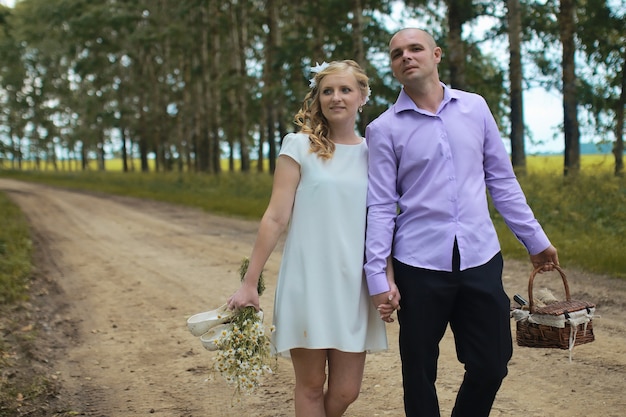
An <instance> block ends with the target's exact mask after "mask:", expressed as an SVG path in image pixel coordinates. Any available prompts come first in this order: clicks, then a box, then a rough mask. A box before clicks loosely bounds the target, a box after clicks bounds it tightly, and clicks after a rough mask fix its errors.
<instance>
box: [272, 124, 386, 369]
mask: <svg viewBox="0 0 626 417" xmlns="http://www.w3.org/2000/svg"><path fill="white" fill-rule="evenodd" d="M280 155H287V156H289V157H290V158H292V159H293V160H295V161H296V162H297V163H298V164H299V165H300V183H299V184H298V187H297V190H296V196H295V201H294V206H293V211H292V215H291V222H290V225H289V231H288V234H287V239H286V241H285V248H284V251H283V256H282V262H281V266H280V272H279V275H278V283H277V286H276V297H275V302H274V326H275V331H274V333H272V344H273V353H274V354H275V355H278V356H284V357H289V356H290V352H289V350H290V349H293V348H307V349H337V350H341V351H344V352H364V351H367V352H376V351H381V350H385V349H387V335H386V329H385V323H384V322H383V321H382V320H381V319H380V315H379V314H378V312H377V311H376V308H375V307H374V305H373V304H372V302H371V299H370V296H369V293H368V291H367V283H366V281H365V278H364V275H363V259H364V245H365V221H366V218H365V215H366V201H365V200H366V195H367V144H366V142H365V140H363V141H362V142H361V143H360V144H358V145H342V144H337V145H336V147H335V152H334V154H333V157H332V158H331V159H329V160H323V159H321V158H319V157H318V156H317V154H315V153H312V152H311V151H310V144H309V138H308V136H307V135H304V134H300V133H291V134H288V135H286V136H285V138H284V140H283V144H282V147H281V150H280Z"/></svg>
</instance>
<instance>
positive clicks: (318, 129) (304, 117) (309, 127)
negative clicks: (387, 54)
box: [294, 59, 369, 159]
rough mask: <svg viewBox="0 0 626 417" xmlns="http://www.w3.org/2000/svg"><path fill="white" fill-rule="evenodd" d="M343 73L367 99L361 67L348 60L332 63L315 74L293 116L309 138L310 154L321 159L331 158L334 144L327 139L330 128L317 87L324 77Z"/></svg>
mask: <svg viewBox="0 0 626 417" xmlns="http://www.w3.org/2000/svg"><path fill="white" fill-rule="evenodd" d="M345 71H351V72H352V74H354V77H355V78H356V80H357V82H358V84H359V89H360V90H361V96H362V97H367V96H368V94H369V78H368V77H367V75H366V74H365V71H363V69H362V68H361V66H360V65H359V64H357V63H356V62H355V61H353V60H350V59H347V60H343V61H332V62H330V63H329V65H328V67H326V68H325V69H324V70H322V71H320V72H318V73H316V74H315V78H314V80H315V86H314V87H313V88H312V89H311V91H309V92H308V93H307V94H306V96H304V100H303V101H302V106H301V107H300V110H299V111H298V112H297V113H296V115H295V116H294V123H295V124H296V125H297V126H298V127H299V128H300V132H301V133H304V134H307V135H308V136H309V141H310V142H311V152H314V153H316V154H317V155H318V156H319V157H320V158H322V159H330V158H332V156H333V152H335V144H334V143H333V141H332V140H330V139H329V138H328V133H329V130H330V127H329V126H328V121H327V120H326V117H324V114H323V113H322V108H321V106H320V100H319V95H320V91H319V86H320V83H321V81H322V80H323V79H324V77H325V76H327V75H329V74H337V73H340V72H345Z"/></svg>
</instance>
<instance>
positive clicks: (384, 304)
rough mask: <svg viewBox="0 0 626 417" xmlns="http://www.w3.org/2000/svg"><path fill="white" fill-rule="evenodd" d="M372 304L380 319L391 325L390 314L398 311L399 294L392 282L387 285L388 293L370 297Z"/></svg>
mask: <svg viewBox="0 0 626 417" xmlns="http://www.w3.org/2000/svg"><path fill="white" fill-rule="evenodd" d="M372 302H373V303H374V305H375V306H376V309H377V310H378V313H379V314H380V318H381V320H382V321H384V322H385V323H393V321H394V320H393V318H392V317H391V314H392V313H393V312H394V311H395V310H400V292H399V291H398V287H397V286H396V284H395V283H394V282H390V283H389V291H387V292H383V293H380V294H376V295H373V296H372Z"/></svg>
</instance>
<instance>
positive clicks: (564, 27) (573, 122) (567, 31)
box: [559, 0, 580, 176]
mask: <svg viewBox="0 0 626 417" xmlns="http://www.w3.org/2000/svg"><path fill="white" fill-rule="evenodd" d="M559 32H560V38H561V44H562V46H563V63H562V65H563V116H564V117H563V131H564V134H565V165H564V167H563V175H565V176H567V175H570V174H577V173H578V172H580V132H579V128H578V100H577V98H576V62H575V59H574V55H575V53H576V43H575V35H576V0H561V3H560V11H559Z"/></svg>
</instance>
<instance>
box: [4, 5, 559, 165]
mask: <svg viewBox="0 0 626 417" xmlns="http://www.w3.org/2000/svg"><path fill="white" fill-rule="evenodd" d="M0 3H2V4H4V5H5V6H9V7H13V5H14V4H15V1H14V0H0ZM396 4H397V6H399V7H395V8H394V15H392V20H390V23H389V25H391V26H393V23H392V22H400V21H402V19H401V18H400V17H399V15H400V14H401V13H402V10H401V7H402V4H403V2H396ZM410 23H411V21H405V22H404V23H403V25H404V24H410ZM415 25H416V26H419V23H418V22H415ZM398 28H399V27H398ZM398 28H396V29H398ZM444 52H445V51H444ZM507 57H508V54H507ZM478 93H479V92H478ZM523 100H524V121H525V123H526V128H527V129H528V131H529V133H530V135H531V136H532V138H533V142H534V143H531V142H530V139H527V140H526V144H525V147H526V152H527V153H539V152H562V151H563V147H564V144H563V134H562V133H560V132H558V129H557V126H558V125H559V124H560V123H562V121H563V105H562V101H561V100H562V96H561V94H560V93H559V92H556V91H554V92H546V91H544V90H543V89H540V88H535V89H531V90H525V91H524V96H523ZM555 136H556V137H555Z"/></svg>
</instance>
